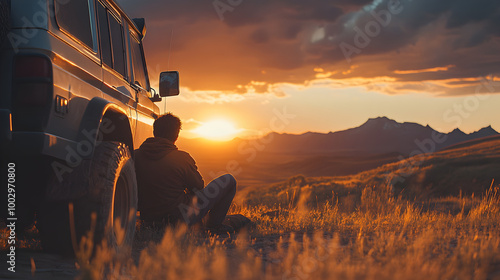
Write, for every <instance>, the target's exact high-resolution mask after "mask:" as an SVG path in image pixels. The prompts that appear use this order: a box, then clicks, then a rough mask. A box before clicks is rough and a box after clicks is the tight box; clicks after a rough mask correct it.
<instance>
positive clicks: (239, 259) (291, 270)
mask: <svg viewBox="0 0 500 280" xmlns="http://www.w3.org/2000/svg"><path fill="white" fill-rule="evenodd" d="M498 146H500V145H490V144H484V143H483V144H481V143H480V144H478V145H475V146H474V147H473V148H470V147H460V148H458V149H455V150H448V151H443V152H440V153H436V154H432V155H425V157H421V158H420V159H419V160H418V161H417V160H416V159H410V160H409V161H410V162H413V163H411V164H410V167H411V170H408V168H409V167H408V164H403V163H392V164H388V165H385V166H383V167H380V168H377V169H374V170H371V171H367V172H363V173H359V174H356V175H352V176H344V177H311V178H307V177H304V176H300V175H299V176H295V177H292V178H290V179H288V180H287V181H284V182H281V183H278V184H274V185H272V186H268V187H265V188H264V187H261V188H246V189H244V190H243V191H242V192H240V193H239V194H238V196H237V198H236V199H235V201H234V204H233V206H232V208H231V209H230V212H231V213H240V214H243V215H245V216H247V217H249V218H251V220H252V221H253V225H252V226H251V227H249V228H248V229H247V230H246V231H244V232H240V233H239V234H237V235H235V236H231V237H229V238H222V237H216V236H207V235H205V234H203V233H201V232H199V231H197V230H195V229H187V228H186V227H183V226H178V227H175V228H174V227H169V228H167V229H166V231H165V232H162V231H157V230H153V229H150V228H145V227H143V226H142V225H141V224H140V223H138V225H137V235H136V238H135V240H134V245H133V247H132V248H129V249H125V250H122V251H119V252H115V251H111V250H109V249H102V248H101V247H100V246H99V247H98V249H97V252H96V255H95V257H94V258H93V259H91V258H90V252H91V249H92V248H93V246H94V244H91V242H83V243H82V246H81V251H80V252H79V255H78V258H77V261H76V267H77V273H76V274H77V278H78V279H294V280H302V279H425V280H432V279H500V190H499V186H500V184H499V182H500V180H498V178H496V177H495V176H498V174H497V173H498V170H499V169H498V168H497V167H498V162H500V161H499V160H498V157H499V155H500V148H498ZM417 163H418V164H417ZM410 171H411V172H410ZM437 174H441V176H437ZM398 176H399V177H402V178H404V180H402V182H397V181H395V180H394V178H397V177H398ZM1 234H2V235H4V236H2V242H3V243H2V244H0V245H1V247H2V248H5V246H6V244H5V242H4V240H5V238H3V237H5V235H6V234H7V233H6V232H5V231H2V232H1ZM27 236H28V238H27V240H25V241H24V242H25V243H23V244H24V246H26V247H28V248H31V249H33V250H35V251H36V250H39V249H40V244H39V242H37V240H36V229H33V232H31V233H29V234H28V235H27ZM104 248H106V247H104ZM31 273H33V274H34V275H35V276H36V275H39V274H37V273H39V272H37V270H36V265H35V264H33V261H32V272H31Z"/></svg>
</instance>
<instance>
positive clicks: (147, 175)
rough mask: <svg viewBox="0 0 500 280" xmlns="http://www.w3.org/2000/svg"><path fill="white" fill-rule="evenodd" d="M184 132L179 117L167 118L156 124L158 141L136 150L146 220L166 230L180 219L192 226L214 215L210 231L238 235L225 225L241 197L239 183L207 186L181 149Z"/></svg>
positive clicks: (222, 180) (223, 179)
mask: <svg viewBox="0 0 500 280" xmlns="http://www.w3.org/2000/svg"><path fill="white" fill-rule="evenodd" d="M180 129H181V120H180V119H179V118H178V117H177V116H174V115H172V114H171V113H168V114H166V115H163V116H161V117H159V118H158V119H157V120H156V121H155V122H154V124H153V134H154V137H151V138H148V139H147V140H146V141H144V143H143V144H142V145H141V147H140V148H139V149H137V150H136V151H135V168H136V174H137V185H138V192H139V210H140V211H141V219H142V220H143V221H144V222H145V224H146V225H148V224H149V225H155V226H160V227H163V226H165V225H166V224H169V223H170V224H172V223H177V222H178V221H184V222H185V223H186V224H188V225H189V226H191V225H194V224H198V223H200V222H201V221H202V219H203V217H204V216H205V215H207V213H208V219H207V221H206V224H205V227H206V228H207V229H208V230H209V231H210V232H212V233H215V234H224V233H226V232H228V233H232V232H234V229H233V228H232V227H231V226H228V225H223V224H222V222H223V221H224V218H225V217H226V214H227V211H228V210H229V207H230V206H231V202H232V201H233V198H234V195H235V193H236V180H235V179H234V177H233V176H232V175H230V174H225V175H222V176H220V177H218V178H216V179H214V180H213V181H212V182H210V183H209V184H208V185H207V186H206V187H204V186H205V185H204V182H203V179H202V177H201V175H200V173H199V172H198V168H197V167H196V163H195V161H194V160H193V158H192V157H191V156H190V155H189V154H188V153H186V152H184V151H179V150H178V149H177V147H176V146H175V141H176V140H177V138H178V136H179V131H180Z"/></svg>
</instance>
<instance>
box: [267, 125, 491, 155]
mask: <svg viewBox="0 0 500 280" xmlns="http://www.w3.org/2000/svg"><path fill="white" fill-rule="evenodd" d="M272 134H273V135H268V136H267V137H266V138H267V139H269V138H271V137H272V139H273V140H272V141H271V142H270V143H269V144H268V145H267V146H266V150H267V151H272V152H282V153H289V152H293V153H299V154H316V153H325V152H334V153H336V154H339V153H340V154H343V153H345V154H357V153H373V154H380V153H392V152H397V153H400V154H402V155H409V154H411V153H412V152H414V151H418V150H419V151H421V152H434V151H439V150H441V149H443V148H446V147H448V146H451V145H454V144H457V143H460V142H464V141H470V140H474V139H478V138H483V137H488V136H494V135H498V134H499V133H498V132H497V131H495V130H494V129H493V128H492V127H491V126H488V127H484V128H482V129H480V130H478V131H476V132H473V133H470V134H466V133H464V132H462V131H461V130H460V129H458V128H457V129H455V130H453V131H452V132H450V133H441V132H438V131H436V130H434V129H433V128H431V127H430V126H428V125H427V126H423V125H420V124H417V123H411V122H404V123H399V122H396V121H395V120H392V119H389V118H387V117H378V118H372V119H369V120H368V121H367V122H365V123H364V124H362V125H361V126H359V127H356V128H351V129H347V130H343V131H338V132H330V133H315V132H307V133H304V134H300V135H294V134H279V133H272Z"/></svg>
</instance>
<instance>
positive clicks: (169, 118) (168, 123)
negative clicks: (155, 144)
mask: <svg viewBox="0 0 500 280" xmlns="http://www.w3.org/2000/svg"><path fill="white" fill-rule="evenodd" d="M181 126H182V123H181V120H180V119H179V118H178V117H177V116H175V115H173V114H172V113H168V114H165V115H163V116H161V117H159V118H158V119H156V120H155V122H154V124H153V134H154V136H155V137H162V138H167V139H168V140H170V141H172V142H175V140H177V137H178V136H179V131H180V130H181Z"/></svg>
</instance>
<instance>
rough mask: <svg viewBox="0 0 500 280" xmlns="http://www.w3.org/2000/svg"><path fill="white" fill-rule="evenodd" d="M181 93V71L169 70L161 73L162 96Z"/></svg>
mask: <svg viewBox="0 0 500 280" xmlns="http://www.w3.org/2000/svg"><path fill="white" fill-rule="evenodd" d="M176 95H179V72H177V71H167V72H162V73H161V74H160V96H161V97H165V96H176Z"/></svg>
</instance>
